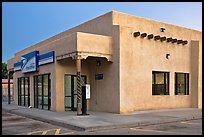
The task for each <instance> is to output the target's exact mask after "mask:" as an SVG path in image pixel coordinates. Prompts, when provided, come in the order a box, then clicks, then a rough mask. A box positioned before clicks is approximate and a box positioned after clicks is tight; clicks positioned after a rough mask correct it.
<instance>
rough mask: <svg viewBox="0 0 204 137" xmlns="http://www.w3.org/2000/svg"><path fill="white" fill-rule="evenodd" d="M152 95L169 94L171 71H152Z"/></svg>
mask: <svg viewBox="0 0 204 137" xmlns="http://www.w3.org/2000/svg"><path fill="white" fill-rule="evenodd" d="M152 95H169V72H157V71H153V72H152Z"/></svg>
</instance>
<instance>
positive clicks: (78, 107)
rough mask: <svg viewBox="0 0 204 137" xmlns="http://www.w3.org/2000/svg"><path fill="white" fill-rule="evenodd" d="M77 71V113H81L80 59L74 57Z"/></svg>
mask: <svg viewBox="0 0 204 137" xmlns="http://www.w3.org/2000/svg"><path fill="white" fill-rule="evenodd" d="M76 71H77V115H81V59H78V58H76Z"/></svg>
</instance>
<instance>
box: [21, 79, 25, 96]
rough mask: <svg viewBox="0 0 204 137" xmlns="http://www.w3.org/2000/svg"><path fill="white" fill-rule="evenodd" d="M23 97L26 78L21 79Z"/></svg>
mask: <svg viewBox="0 0 204 137" xmlns="http://www.w3.org/2000/svg"><path fill="white" fill-rule="evenodd" d="M21 95H24V78H21Z"/></svg>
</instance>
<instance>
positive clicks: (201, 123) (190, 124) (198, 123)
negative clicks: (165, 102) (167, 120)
mask: <svg viewBox="0 0 204 137" xmlns="http://www.w3.org/2000/svg"><path fill="white" fill-rule="evenodd" d="M180 123H182V124H190V125H201V124H202V123H190V122H180Z"/></svg>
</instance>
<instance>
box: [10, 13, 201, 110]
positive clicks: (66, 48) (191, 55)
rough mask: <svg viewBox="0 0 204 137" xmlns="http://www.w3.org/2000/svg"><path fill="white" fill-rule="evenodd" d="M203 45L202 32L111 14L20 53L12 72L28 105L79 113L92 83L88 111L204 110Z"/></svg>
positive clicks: (12, 61)
mask: <svg viewBox="0 0 204 137" xmlns="http://www.w3.org/2000/svg"><path fill="white" fill-rule="evenodd" d="M201 49H202V32H200V31H197V30H193V29H189V28H184V27H179V26H175V25H171V24H167V23H162V22H158V21H154V20H150V19H146V18H141V17H137V16H133V15H129V14H125V13H121V12H117V11H111V12H108V13H106V14H104V15H101V16H99V17H97V18H94V19H92V20H90V21H88V22H85V23H83V24H81V25H79V26H76V27H74V28H71V29H69V30H66V31H64V32H62V33H60V34H57V35H55V36H53V37H51V38H48V39H46V40H44V41H42V42H40V43H37V44H35V45H33V46H31V47H28V48H26V49H24V50H22V51H19V52H17V53H15V55H14V58H12V59H10V60H8V70H9V71H10V72H12V71H13V72H14V75H13V77H14V90H15V92H14V94H15V95H14V100H15V103H16V104H18V105H22V106H29V105H31V106H33V107H34V108H38V109H45V110H51V111H57V112H63V111H72V110H77V112H78V109H79V108H80V101H81V85H83V84H85V83H88V84H90V98H89V99H88V101H87V106H88V111H103V112H112V113H130V112H134V111H140V110H155V109H169V108H199V109H202V50H201ZM77 99H78V100H77ZM77 108H78V109H77Z"/></svg>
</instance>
